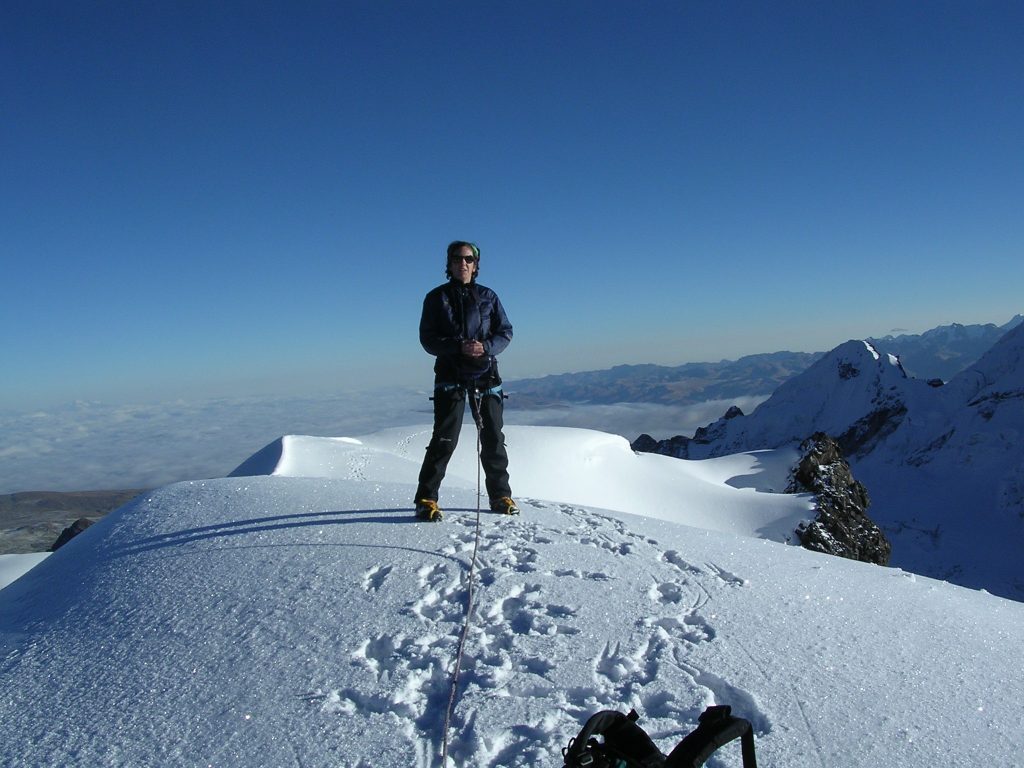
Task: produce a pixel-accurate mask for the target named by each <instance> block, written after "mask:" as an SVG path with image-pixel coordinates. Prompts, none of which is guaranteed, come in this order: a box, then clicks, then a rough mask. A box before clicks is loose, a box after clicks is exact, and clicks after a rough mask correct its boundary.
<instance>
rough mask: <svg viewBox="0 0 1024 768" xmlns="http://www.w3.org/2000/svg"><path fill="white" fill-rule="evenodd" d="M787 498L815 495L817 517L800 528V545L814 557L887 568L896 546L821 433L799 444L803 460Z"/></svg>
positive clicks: (836, 450)
mask: <svg viewBox="0 0 1024 768" xmlns="http://www.w3.org/2000/svg"><path fill="white" fill-rule="evenodd" d="M786 492H787V493H805V492H806V493H813V494H814V496H815V498H816V501H817V503H816V507H817V515H816V516H815V518H814V520H813V521H811V522H810V523H805V524H802V525H801V526H800V527H799V528H798V529H797V536H798V537H799V539H800V543H801V544H802V545H803V546H804V547H805V548H806V549H810V550H814V551H815V552H824V553H826V554H829V555H837V556H838V557H845V558H848V559H850V560H860V561H862V562H866V563H877V564H878V565H887V564H888V562H889V556H890V555H891V554H892V545H891V544H890V543H889V541H888V539H886V538H885V534H884V533H882V530H881V528H879V527H878V526H877V525H875V523H874V522H873V521H872V520H871V519H870V518H869V517H868V516H867V508H868V506H869V505H870V504H871V500H870V499H869V498H868V492H867V489H866V488H865V487H864V486H863V485H862V484H861V483H860V482H858V481H857V480H855V479H854V477H853V474H852V473H851V472H850V465H849V464H847V463H846V459H844V458H843V454H842V450H841V448H840V446H839V444H838V443H837V442H836V441H835V440H833V439H832V438H831V437H829V436H828V435H826V434H825V433H824V432H817V433H815V434H814V435H812V436H811V437H809V438H808V439H807V440H805V441H804V442H803V443H802V444H801V445H800V461H799V462H798V463H797V465H796V467H795V468H794V470H793V477H792V479H791V481H790V484H789V486H788V487H787V488H786Z"/></svg>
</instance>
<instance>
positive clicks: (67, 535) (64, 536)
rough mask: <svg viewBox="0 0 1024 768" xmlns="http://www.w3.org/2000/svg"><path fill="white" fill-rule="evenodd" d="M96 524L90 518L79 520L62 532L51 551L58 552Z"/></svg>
mask: <svg viewBox="0 0 1024 768" xmlns="http://www.w3.org/2000/svg"><path fill="white" fill-rule="evenodd" d="M95 522H96V521H95V520H90V519H89V518H88V517H80V518H78V519H77V520H75V522H73V523H72V524H71V525H69V526H68V527H67V528H65V529H64V530H63V531H61V532H60V536H58V537H57V540H56V541H55V542H53V545H52V546H51V547H50V551H51V552H56V551H57V550H58V549H60V548H61V547H63V546H64V545H65V544H67V543H68V542H69V541H71V540H72V539H73V538H75V536H77V535H78V534H80V533H81V532H82V531H84V530H85V529H86V528H88V527H89V526H90V525H92V524H93V523H95Z"/></svg>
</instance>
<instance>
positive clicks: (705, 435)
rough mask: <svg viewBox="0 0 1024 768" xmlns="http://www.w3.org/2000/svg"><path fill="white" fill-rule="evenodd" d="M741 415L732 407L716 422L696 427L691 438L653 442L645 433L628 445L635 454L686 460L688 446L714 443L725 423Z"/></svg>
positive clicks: (684, 437)
mask: <svg viewBox="0 0 1024 768" xmlns="http://www.w3.org/2000/svg"><path fill="white" fill-rule="evenodd" d="M742 415H743V411H742V410H741V409H740V407H739V406H737V405H732V406H729V409H728V410H727V411H726V412H725V415H724V416H722V418H720V419H719V420H718V421H715V422H712V423H711V424H708V425H707V426H706V427H698V428H697V431H696V432H694V433H693V437H687V436H686V435H676V436H674V437H669V438H667V439H665V440H655V439H654V438H653V437H651V436H650V435H648V434H646V433H645V434H642V435H640V437H638V438H637V439H636V440H634V441H633V442H632V443H630V447H631V448H632V449H633V450H634V451H636V452H637V453H660V454H661V455H662V456H672V457H674V458H676V459H688V458H690V446H692V445H697V446H704V445H708V444H710V443H712V442H714V441H715V440H717V439H718V438H719V436H720V435H721V434H722V432H723V431H724V429H725V426H724V425H725V424H726V422H728V421H730V420H732V419H735V418H736V417H737V416H742Z"/></svg>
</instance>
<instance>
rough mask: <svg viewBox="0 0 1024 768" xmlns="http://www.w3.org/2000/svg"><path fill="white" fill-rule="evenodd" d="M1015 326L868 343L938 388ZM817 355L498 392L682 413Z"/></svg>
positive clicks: (758, 389)
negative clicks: (938, 382) (651, 405)
mask: <svg viewBox="0 0 1024 768" xmlns="http://www.w3.org/2000/svg"><path fill="white" fill-rule="evenodd" d="M1022 320H1024V317H1021V316H1020V315H1017V316H1015V317H1014V318H1013V319H1012V320H1011V321H1010V322H1008V323H1006V324H1005V325H1003V326H997V325H994V324H992V323H989V324H986V325H959V324H957V323H954V324H952V325H944V326H940V327H938V328H934V329H932V330H930V331H926V332H924V333H922V334H919V335H918V334H915V335H902V336H886V337H884V338H881V339H868V341H870V342H871V343H872V344H874V345H875V346H876V347H878V348H880V349H884V350H886V351H887V352H891V353H893V354H896V355H898V356H899V358H900V362H901V363H902V364H903V368H904V369H905V370H906V371H907V373H908V374H909V375H911V376H915V377H917V378H921V379H944V380H945V379H949V378H951V377H952V376H954V375H955V374H956V373H958V372H959V371H961V370H963V369H964V368H966V367H967V366H969V365H970V364H971V363H973V362H974V361H976V360H977V359H978V358H979V357H981V355H982V354H983V353H984V352H985V351H986V350H988V349H989V348H990V347H991V346H992V345H993V344H995V342H996V341H997V340H998V339H999V337H1000V336H1002V335H1003V334H1004V333H1006V332H1007V331H1009V330H1011V329H1012V328H1015V327H1016V326H1017V325H1019V324H1020V323H1021V322H1022ZM823 354H824V353H822V352H771V353H765V354H758V355H748V356H747V357H741V358H740V359H739V360H722V361H720V362H717V363H686V364H685V365H677V366H664V365H618V366H615V367H614V368H610V369H606V370H599V371H582V372H576V373H562V374H557V375H552V376H544V377H543V378H537V379H519V380H516V381H511V382H509V383H508V385H507V386H506V388H507V389H509V390H510V391H512V392H513V393H514V395H515V405H516V407H517V408H540V407H544V406H548V405H555V404H559V403H590V404H598V405H607V404H614V403H660V404H665V405H689V404H694V403H702V402H707V401H709V400H728V399H731V398H740V397H747V396H756V395H767V394H770V393H772V392H774V391H775V390H776V389H777V388H778V387H779V385H781V384H782V383H783V382H785V381H787V380H789V379H791V378H792V377H793V376H795V375H797V374H799V373H803V372H804V371H805V370H807V368H809V367H810V366H811V364H812V363H814V362H815V361H817V360H818V359H820V358H821V357H822V356H823ZM807 436H808V435H805V437H807Z"/></svg>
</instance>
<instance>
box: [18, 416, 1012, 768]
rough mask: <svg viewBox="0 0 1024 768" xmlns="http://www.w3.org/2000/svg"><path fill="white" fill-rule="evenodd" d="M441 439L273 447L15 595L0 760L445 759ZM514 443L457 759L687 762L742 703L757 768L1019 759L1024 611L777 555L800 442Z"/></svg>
mask: <svg viewBox="0 0 1024 768" xmlns="http://www.w3.org/2000/svg"><path fill="white" fill-rule="evenodd" d="M428 432H429V430H427V429H426V428H405V429H396V430H388V431H385V432H381V433H377V434H374V435H369V436H365V437H360V438H358V439H353V438H340V439H329V438H313V437H298V436H296V437H286V438H282V439H281V440H279V441H275V443H273V444H272V445H271V446H268V448H267V449H265V450H263V451H260V452H259V453H257V454H256V455H254V456H253V458H252V459H251V460H250V461H248V462H246V463H245V464H244V465H243V466H242V467H240V468H239V470H238V472H237V473H236V474H237V476H235V477H230V478H223V479H216V480H204V481H195V482H185V483H179V484H175V485H171V486H167V487H164V488H161V489H159V490H157V491H154V492H152V493H150V494H148V495H146V496H144V497H141V498H139V499H137V500H136V501H135V502H133V503H131V504H129V505H127V506H125V507H122V508H121V509H119V510H117V511H116V512H114V513H112V514H110V515H108V516H107V517H106V518H105V519H104V520H102V521H101V522H100V523H98V524H96V525H94V526H92V527H91V528H90V529H89V530H87V531H85V532H84V533H83V534H81V535H80V536H79V537H77V538H76V539H74V540H73V541H71V542H70V543H69V544H68V545H66V546H65V547H63V548H62V549H60V550H58V551H57V552H55V553H54V554H53V555H51V556H50V557H48V558H47V559H45V560H44V561H43V562H42V563H41V564H39V565H38V566H37V567H35V568H34V569H32V570H31V571H29V572H28V573H27V574H26V575H25V576H23V577H22V578H21V579H19V580H18V581H15V582H14V583H13V584H11V585H9V586H8V587H7V588H5V589H4V590H3V591H0V680H2V684H3V692H4V693H3V696H2V698H0V764H2V765H5V766H8V765H9V766H37V765H62V766H96V765H112V766H129V765H132V766H137V765H162V766H178V765H181V766H195V765H217V766H254V765H261V766H287V765H300V766H310V765H317V766H349V767H351V768H369V766H374V767H375V768H383V767H386V766H395V767H396V768H399V767H401V768H408V767H409V766H415V767H417V768H426V767H427V766H437V765H440V763H441V760H440V753H441V749H442V741H443V738H444V733H443V723H444V714H445V708H446V705H447V702H448V698H449V692H450V687H451V682H452V681H451V672H452V669H453V666H454V657H455V654H456V650H457V647H458V641H459V637H460V635H461V633H462V631H463V625H464V622H465V621H466V618H467V617H466V607H467V591H468V586H469V578H470V567H471V562H472V552H473V550H474V544H475V542H476V537H477V530H478V527H477V515H476V513H475V509H476V505H477V499H476V487H477V485H476V482H477V481H476V471H475V457H474V455H473V445H474V440H473V435H472V434H471V433H469V434H464V435H463V441H462V444H461V445H460V447H459V449H458V451H457V453H456V456H455V459H454V460H453V464H452V467H451V472H450V473H449V477H448V479H447V481H446V484H445V486H444V489H443V491H444V497H443V498H442V500H441V501H442V505H443V506H444V507H445V509H446V511H447V514H446V517H445V521H444V522H443V523H440V524H433V523H421V522H418V521H416V520H415V519H414V518H413V516H412V513H411V506H410V501H411V498H410V497H411V494H412V492H413V489H414V487H415V486H414V481H415V475H416V470H417V469H418V465H419V458H420V456H421V455H422V453H421V452H422V449H423V448H424V446H425V444H426V440H427V437H428ZM508 444H509V452H510V455H511V456H512V466H511V471H512V480H513V487H514V488H515V489H516V491H517V496H518V499H519V501H520V504H521V507H522V510H523V511H522V514H521V515H520V516H518V517H514V518H507V517H503V516H498V515H493V514H487V513H485V514H483V515H481V516H480V518H479V537H480V538H479V551H478V557H477V560H476V563H475V570H474V572H473V575H472V578H473V579H474V584H475V605H474V610H473V612H472V615H471V616H470V617H469V618H470V619H471V624H470V629H469V635H468V639H467V645H466V647H465V651H464V657H463V661H462V674H461V677H460V678H459V680H458V687H457V695H456V699H455V709H454V713H453V718H452V724H451V728H450V730H449V732H448V734H447V736H448V739H449V755H450V764H453V765H459V766H558V765H561V761H562V758H561V748H562V747H563V746H565V745H566V743H567V742H568V740H569V738H570V737H571V736H573V735H575V734H576V733H577V731H578V730H579V728H580V727H581V725H582V724H583V722H584V721H585V720H586V719H587V717H588V716H589V715H591V714H593V713H594V712H596V711H598V710H600V709H608V708H610V709H618V710H620V711H623V712H625V711H628V709H629V708H630V707H635V708H636V709H637V710H638V711H639V712H640V714H641V721H640V722H641V725H643V726H644V727H645V728H646V729H647V730H648V732H650V733H651V735H652V736H653V738H654V739H655V741H656V742H657V743H658V745H659V746H660V748H661V749H662V751H664V752H668V751H669V750H670V749H671V748H672V747H673V746H674V745H675V744H676V743H677V742H678V741H679V740H680V739H681V738H682V737H683V736H684V735H685V734H686V733H688V732H689V731H690V730H692V729H693V728H694V727H695V725H696V719H697V716H698V715H699V714H700V712H701V711H702V710H703V709H704V708H705V707H706V706H708V705H710V704H730V705H732V707H733V709H734V714H737V715H739V716H741V717H745V718H747V719H749V720H750V721H751V723H752V724H753V726H754V730H755V735H756V739H757V750H758V758H759V763H760V764H761V765H765V766H787V767H788V768H801V767H803V766H807V767H813V768H820V767H822V766H850V767H857V766H864V768H868V767H870V768H877V766H880V765H885V766H898V767H908V766H921V767H922V768H923V767H924V766H928V767H929V768H930V767H931V766H935V765H950V766H954V765H980V764H984V765H1000V766H1010V765H1021V751H1022V743H1024V726H1022V725H1021V720H1020V709H1019V701H1020V699H1021V697H1022V694H1024V690H1022V689H1024V685H1022V681H1021V677H1020V674H1019V669H1018V666H1019V660H1020V659H1021V658H1022V656H1024V605H1021V604H1020V603H1015V602H1012V601H1009V600H1004V599H1001V598H997V597H994V596H992V595H988V594H985V593H979V592H973V591H970V590H967V589H963V588H960V587H955V586H951V585H949V584H945V583H941V582H938V581H933V580H931V579H927V578H922V577H918V576H914V575H913V574H910V573H906V572H904V571H901V570H898V569H888V568H881V567H878V566H872V565H866V564H863V563H856V562H852V561H848V560H841V559H839V558H834V557H830V556H827V555H821V554H817V553H812V552H808V551H805V550H803V549H801V548H798V547H794V546H787V545H785V544H782V543H779V542H778V541H772V540H770V539H777V538H779V536H778V534H779V532H780V531H781V530H783V528H784V526H785V525H788V524H789V521H791V520H792V519H796V518H799V517H800V515H805V514H806V512H807V509H808V506H809V501H808V499H807V498H806V497H800V496H796V497H794V496H783V495H780V494H776V493H772V492H770V491H771V489H778V488H781V487H782V486H784V485H785V477H784V475H785V472H784V467H786V466H787V462H786V461H784V459H785V457H786V454H785V452H766V453H759V454H749V455H739V456H733V457H726V458H723V459H717V460H711V461H699V462H697V461H680V460H675V459H668V458H666V457H659V456H652V455H640V456H638V455H636V454H634V453H632V452H631V451H630V450H629V449H628V445H627V444H626V441H625V440H623V439H621V438H616V437H614V436H610V435H606V434H602V433H597V432H590V431H586V430H577V429H560V428H539V427H520V428H511V429H509V431H508ZM713 765H717V766H724V765H739V752H738V745H736V744H733V745H730V746H729V747H727V748H726V749H725V750H723V751H722V752H720V753H719V756H716V758H715V761H714V762H713Z"/></svg>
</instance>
